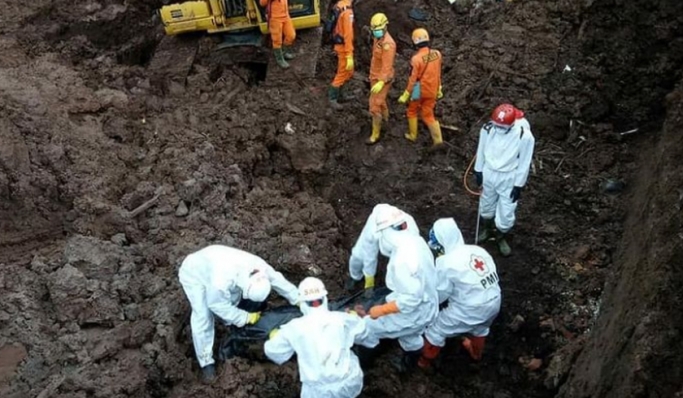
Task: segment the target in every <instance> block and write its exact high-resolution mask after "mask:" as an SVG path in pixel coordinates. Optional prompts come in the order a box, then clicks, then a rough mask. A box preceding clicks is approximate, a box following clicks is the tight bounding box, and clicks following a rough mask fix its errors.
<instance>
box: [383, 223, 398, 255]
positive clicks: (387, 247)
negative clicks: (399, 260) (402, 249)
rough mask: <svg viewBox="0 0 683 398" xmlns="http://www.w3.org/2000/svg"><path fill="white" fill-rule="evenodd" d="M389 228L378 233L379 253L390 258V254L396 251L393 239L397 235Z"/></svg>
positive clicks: (396, 232)
mask: <svg viewBox="0 0 683 398" xmlns="http://www.w3.org/2000/svg"><path fill="white" fill-rule="evenodd" d="M399 233H400V232H399V231H396V230H394V229H391V228H387V229H385V230H383V231H382V232H380V236H379V251H380V252H381V253H382V254H383V255H384V256H387V257H391V254H392V253H393V252H394V250H396V244H395V237H396V236H397V234H399Z"/></svg>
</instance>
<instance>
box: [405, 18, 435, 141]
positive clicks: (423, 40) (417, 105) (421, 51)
mask: <svg viewBox="0 0 683 398" xmlns="http://www.w3.org/2000/svg"><path fill="white" fill-rule="evenodd" d="M412 40H413V44H414V45H415V47H416V48H417V49H418V50H417V52H416V53H415V55H414V56H413V58H412V59H411V60H410V68H411V72H410V78H409V79H408V85H407V86H406V89H405V91H404V92H403V94H402V95H401V96H400V97H399V99H398V102H399V103H401V104H405V103H406V102H408V100H409V99H410V103H409V104H408V111H407V112H406V117H407V118H408V134H406V135H405V138H406V139H408V140H409V141H412V142H415V140H417V113H418V111H419V112H420V115H421V116H422V121H423V122H425V124H426V125H427V127H428V128H429V133H430V134H431V136H432V149H437V148H441V147H442V146H443V138H442V137H441V125H439V122H438V121H437V120H436V119H435V118H434V107H435V106H436V100H437V99H441V97H443V92H442V91H441V89H442V87H441V60H442V57H441V52H439V51H438V50H433V49H431V48H429V33H428V32H427V30H425V29H422V28H418V29H415V30H414V31H413V35H412Z"/></svg>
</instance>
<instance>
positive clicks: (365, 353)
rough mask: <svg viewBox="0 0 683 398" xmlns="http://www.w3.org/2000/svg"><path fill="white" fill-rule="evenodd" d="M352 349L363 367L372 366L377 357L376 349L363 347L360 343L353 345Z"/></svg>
mask: <svg viewBox="0 0 683 398" xmlns="http://www.w3.org/2000/svg"><path fill="white" fill-rule="evenodd" d="M353 350H354V351H355V352H356V355H357V356H358V362H360V366H361V368H363V369H367V368H370V367H372V365H374V364H375V358H376V357H377V350H376V349H373V348H367V347H363V346H362V345H356V346H353Z"/></svg>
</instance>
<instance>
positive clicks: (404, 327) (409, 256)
mask: <svg viewBox="0 0 683 398" xmlns="http://www.w3.org/2000/svg"><path fill="white" fill-rule="evenodd" d="M377 234H378V235H379V247H380V251H381V252H382V254H383V255H385V256H388V257H389V264H388V265H387V276H386V285H387V287H388V288H389V289H391V293H390V294H389V295H388V296H387V297H386V302H387V303H389V302H392V301H395V302H396V305H397V306H398V309H399V313H395V314H389V315H384V316H381V317H379V318H377V319H372V318H370V317H369V316H368V317H365V318H363V319H364V320H365V321H366V322H367V329H368V333H367V335H366V336H364V337H363V338H362V339H361V340H362V342H361V344H362V345H364V346H366V347H369V348H373V347H375V346H377V345H378V344H379V340H380V339H383V338H397V339H398V342H399V344H400V345H401V348H403V350H404V351H407V352H408V351H416V350H419V349H421V348H422V346H423V344H424V342H423V339H422V333H423V332H424V331H425V328H426V327H427V325H429V324H430V323H432V322H433V321H434V319H435V318H436V315H437V313H438V311H439V297H438V294H437V292H436V284H437V280H436V269H435V268H434V255H433V254H432V252H431V250H430V249H429V246H427V243H426V242H425V241H424V239H422V238H421V237H420V236H413V235H410V234H405V233H403V232H400V231H396V230H394V229H392V228H386V229H384V230H382V231H380V232H377Z"/></svg>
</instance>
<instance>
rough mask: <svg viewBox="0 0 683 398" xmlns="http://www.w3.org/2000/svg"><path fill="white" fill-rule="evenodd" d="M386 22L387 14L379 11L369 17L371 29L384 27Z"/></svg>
mask: <svg viewBox="0 0 683 398" xmlns="http://www.w3.org/2000/svg"><path fill="white" fill-rule="evenodd" d="M388 24H389V19H387V16H386V15H384V14H383V13H381V12H378V13H377V14H375V15H373V16H372V19H370V29H371V30H379V29H384V28H385V27H386V26H387V25H388Z"/></svg>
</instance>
